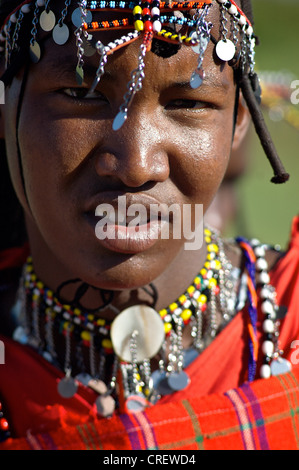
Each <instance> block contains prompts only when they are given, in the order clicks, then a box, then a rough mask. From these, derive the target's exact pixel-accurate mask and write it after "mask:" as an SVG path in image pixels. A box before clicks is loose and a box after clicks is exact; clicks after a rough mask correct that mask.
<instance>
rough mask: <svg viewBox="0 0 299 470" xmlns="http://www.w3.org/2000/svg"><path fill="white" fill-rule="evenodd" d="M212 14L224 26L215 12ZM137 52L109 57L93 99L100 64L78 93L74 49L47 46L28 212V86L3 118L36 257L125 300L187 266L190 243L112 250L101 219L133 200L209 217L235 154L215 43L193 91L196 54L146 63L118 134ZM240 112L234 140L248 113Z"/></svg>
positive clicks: (36, 85)
mask: <svg viewBox="0 0 299 470" xmlns="http://www.w3.org/2000/svg"><path fill="white" fill-rule="evenodd" d="M215 13H216V17H218V16H219V11H218V8H216V10H215ZM215 35H216V37H218V32H216V33H215ZM101 39H102V38H101ZM103 41H105V37H104V36H103ZM139 46H140V43H139V41H137V42H135V43H132V44H130V45H129V46H126V47H124V48H123V49H121V50H120V51H118V52H115V53H114V54H113V55H112V56H110V57H109V58H108V62H107V65H106V68H105V70H106V73H105V75H104V76H103V77H102V79H101V81H100V83H99V85H98V88H97V90H96V92H94V93H93V94H89V93H88V88H89V86H90V85H91V83H92V81H93V79H94V75H95V71H96V69H97V67H98V62H99V56H98V55H95V56H93V57H89V58H85V67H84V68H85V82H86V84H85V85H83V88H84V89H83V90H82V89H81V90H79V89H78V85H77V83H76V78H75V68H76V49H75V43H74V41H70V43H69V44H67V45H65V46H57V45H54V43H53V41H52V39H49V40H47V41H46V42H45V44H44V54H43V58H42V60H41V61H40V63H38V64H37V65H33V66H31V69H30V72H29V76H28V81H27V84H26V89H25V94H24V98H23V103H22V109H21V114H20V122H19V130H18V138H19V145H20V152H21V158H22V164H23V172H24V180H25V185H26V193H27V197H28V201H29V206H30V209H29V207H28V204H27V202H26V198H25V197H24V193H23V189H22V185H21V180H20V173H19V166H18V158H17V147H16V132H15V126H16V110H17V103H18V97H19V91H20V84H21V78H20V79H18V78H16V79H15V80H14V81H13V84H12V86H11V88H10V89H9V91H8V92H7V96H6V105H5V107H4V116H5V137H6V142H7V151H8V158H9V162H10V168H11V173H12V178H13V181H14V185H15V188H16V191H17V193H18V195H19V198H20V200H21V201H22V202H23V205H24V207H25V210H26V213H27V221H28V230H29V235H30V237H31V242H32V245H33V251H34V246H35V247H36V248H35V250H36V253H38V254H40V255H42V256H43V257H44V258H45V259H48V260H50V259H55V260H57V263H58V264H59V265H60V266H61V270H62V271H63V272H64V275H65V276H68V277H69V278H70V277H80V278H81V279H83V280H84V281H86V282H89V283H90V284H92V285H95V286H98V287H103V288H114V289H117V288H126V287H127V288H130V287H135V286H140V285H144V284H147V283H148V282H150V281H152V280H154V279H155V278H156V277H158V276H159V275H160V274H161V273H163V271H164V270H165V269H166V268H167V267H168V266H169V265H170V264H171V262H172V261H173V260H174V259H175V258H177V260H181V262H182V263H183V262H184V259H185V260H186V253H184V243H185V241H186V240H184V238H183V236H182V237H181V239H172V237H171V232H172V229H173V227H172V223H171V221H170V224H169V225H170V227H169V229H170V239H169V240H167V239H163V240H161V239H157V240H156V241H155V243H153V244H152V243H147V242H144V241H143V242H141V241H138V237H137V242H136V243H135V244H134V243H131V244H130V243H128V245H127V250H126V249H125V248H124V246H123V245H121V246H119V245H115V243H114V244H113V243H112V244H110V245H109V243H108V244H107V243H106V242H102V241H100V240H99V239H97V237H96V236H95V225H96V221H97V220H98V219H96V218H95V217H94V212H95V209H96V207H97V206H98V205H99V204H102V203H107V204H112V205H115V203H116V202H117V198H118V196H127V202H128V203H129V204H132V203H137V204H138V203H140V204H143V205H145V206H146V207H147V208H148V207H149V205H151V204H161V203H164V204H166V205H167V206H170V205H171V204H178V205H179V206H180V207H181V208H182V207H183V205H184V204H189V205H192V207H193V208H194V207H195V204H203V206H204V210H206V209H207V208H208V206H209V204H210V202H211V201H212V199H213V197H214V196H215V193H216V192H217V189H218V187H219V185H220V183H221V180H222V178H223V176H224V174H225V170H226V167H227V164H228V160H229V157H230V152H231V147H232V140H233V120H234V106H235V96H236V89H235V84H234V81H233V71H232V69H231V67H229V66H228V65H227V64H225V65H224V64H223V63H221V64H220V63H215V61H214V53H213V50H214V46H213V44H212V43H210V44H209V46H208V50H207V52H206V54H205V59H204V63H203V68H204V70H205V74H206V78H205V80H204V82H203V84H202V86H201V87H200V88H198V89H192V88H191V87H190V85H189V81H190V77H191V75H192V73H193V71H194V70H195V69H196V67H197V59H198V56H197V54H195V53H194V52H193V51H192V50H191V48H189V47H186V46H182V47H181V49H180V50H179V51H178V53H177V54H175V55H173V56H171V57H169V58H161V57H158V56H157V55H155V54H154V53H152V52H148V53H147V54H146V57H145V64H146V65H145V78H144V81H143V87H142V89H141V90H140V91H139V92H138V93H137V94H136V95H135V97H134V99H133V101H132V103H131V105H130V108H129V112H128V119H127V121H126V122H125V124H124V125H123V126H122V127H121V128H120V129H119V130H118V131H113V130H112V122H113V119H114V117H115V116H116V114H117V113H118V110H119V107H120V105H121V104H122V103H123V96H124V94H125V93H126V91H127V84H128V82H129V81H130V78H131V72H132V71H133V70H134V69H135V68H136V66H137V56H138V51H139ZM90 69H91V70H92V73H91V74H89V72H88V71H89V70H90ZM239 111H240V112H239V116H238V121H237V125H236V130H235V139H236V140H237V139H238V135H239V134H240V132H239V128H241V126H242V121H243V119H244V113H245V112H244V110H243V109H241V108H240V109H239ZM126 251H127V253H126ZM188 256H190V254H189V255H188ZM144 267H146V270H145V269H144Z"/></svg>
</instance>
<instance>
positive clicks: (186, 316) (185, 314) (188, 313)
mask: <svg viewBox="0 0 299 470" xmlns="http://www.w3.org/2000/svg"><path fill="white" fill-rule="evenodd" d="M191 315H192V312H191V310H190V309H189V308H186V309H185V310H183V312H182V313H181V318H182V319H183V320H184V321H186V320H189V318H190V317H191Z"/></svg>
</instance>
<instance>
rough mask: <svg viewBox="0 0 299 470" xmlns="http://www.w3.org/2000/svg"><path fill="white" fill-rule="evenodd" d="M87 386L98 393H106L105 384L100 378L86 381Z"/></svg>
mask: <svg viewBox="0 0 299 470" xmlns="http://www.w3.org/2000/svg"><path fill="white" fill-rule="evenodd" d="M88 386H89V387H90V388H92V390H94V391H95V392H97V393H98V394H99V395H104V394H105V393H107V385H106V384H105V382H103V381H102V380H96V379H91V380H90V381H89V382H88Z"/></svg>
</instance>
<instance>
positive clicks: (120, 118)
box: [112, 111, 128, 131]
mask: <svg viewBox="0 0 299 470" xmlns="http://www.w3.org/2000/svg"><path fill="white" fill-rule="evenodd" d="M127 117H128V115H127V113H126V112H125V111H120V112H119V113H118V114H117V115H116V116H115V118H114V121H113V124H112V129H113V130H114V131H118V129H120V128H121V127H122V125H123V123H124V122H125V120H126V119H127Z"/></svg>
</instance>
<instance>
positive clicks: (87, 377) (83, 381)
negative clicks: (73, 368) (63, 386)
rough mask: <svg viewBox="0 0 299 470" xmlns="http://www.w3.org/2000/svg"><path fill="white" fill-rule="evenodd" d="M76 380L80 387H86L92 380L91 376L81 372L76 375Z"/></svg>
mask: <svg viewBox="0 0 299 470" xmlns="http://www.w3.org/2000/svg"><path fill="white" fill-rule="evenodd" d="M75 378H76V380H78V382H80V383H81V384H82V385H85V386H86V387H87V386H88V382H89V381H90V380H92V377H91V375H89V374H87V372H81V373H80V374H78V375H76V377H75Z"/></svg>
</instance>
